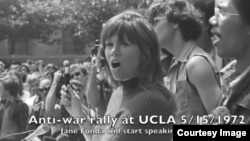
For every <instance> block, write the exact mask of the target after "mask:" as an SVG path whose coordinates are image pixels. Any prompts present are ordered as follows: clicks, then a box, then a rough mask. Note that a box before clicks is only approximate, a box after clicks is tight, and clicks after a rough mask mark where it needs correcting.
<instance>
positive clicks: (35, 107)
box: [32, 101, 43, 111]
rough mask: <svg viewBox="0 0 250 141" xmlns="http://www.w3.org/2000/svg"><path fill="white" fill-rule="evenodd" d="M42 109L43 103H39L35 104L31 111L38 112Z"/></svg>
mask: <svg viewBox="0 0 250 141" xmlns="http://www.w3.org/2000/svg"><path fill="white" fill-rule="evenodd" d="M42 107H43V101H40V102H38V103H35V104H34V105H33V106H32V110H33V111H38V110H39V109H41V108H42Z"/></svg>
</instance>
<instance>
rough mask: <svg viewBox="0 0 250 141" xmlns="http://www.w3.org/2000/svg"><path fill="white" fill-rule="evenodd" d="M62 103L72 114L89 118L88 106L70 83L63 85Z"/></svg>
mask: <svg viewBox="0 0 250 141" xmlns="http://www.w3.org/2000/svg"><path fill="white" fill-rule="evenodd" d="M61 103H62V104H63V105H64V107H65V108H66V110H67V111H68V112H69V114H70V115H71V116H73V117H86V118H87V113H88V110H87V108H86V107H85V106H84V105H83V104H82V103H81V99H80V97H79V95H78V94H77V93H76V91H74V90H73V89H72V88H71V86H70V85H68V86H67V87H65V86H63V87H62V89H61Z"/></svg>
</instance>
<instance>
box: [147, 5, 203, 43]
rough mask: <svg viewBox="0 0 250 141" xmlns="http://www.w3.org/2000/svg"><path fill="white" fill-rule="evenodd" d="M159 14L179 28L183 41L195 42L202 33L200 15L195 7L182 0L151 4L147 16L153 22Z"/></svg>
mask: <svg viewBox="0 0 250 141" xmlns="http://www.w3.org/2000/svg"><path fill="white" fill-rule="evenodd" d="M159 14H164V15H165V16H166V18H167V20H168V21H170V22H172V23H175V24H177V25H178V26H179V28H180V31H181V34H182V37H183V39H184V40H185V41H188V40H197V39H198V38H199V36H200V35H201V31H202V14H201V13H200V11H198V10H197V9H195V7H194V6H193V5H192V4H191V3H189V2H187V1H184V0H167V1H166V2H156V3H153V4H152V5H151V6H150V8H149V13H148V16H149V18H150V21H151V22H153V21H154V20H153V19H154V18H155V17H156V16H158V15H159Z"/></svg>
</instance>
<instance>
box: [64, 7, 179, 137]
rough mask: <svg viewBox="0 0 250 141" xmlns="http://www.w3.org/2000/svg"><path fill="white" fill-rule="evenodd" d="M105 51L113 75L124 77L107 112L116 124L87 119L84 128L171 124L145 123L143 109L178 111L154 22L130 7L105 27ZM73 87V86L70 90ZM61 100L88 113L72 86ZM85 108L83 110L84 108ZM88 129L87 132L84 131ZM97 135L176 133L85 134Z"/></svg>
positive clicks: (166, 113)
mask: <svg viewBox="0 0 250 141" xmlns="http://www.w3.org/2000/svg"><path fill="white" fill-rule="evenodd" d="M101 44H102V47H103V48H102V50H101V55H102V56H103V58H105V64H106V67H107V69H108V70H109V72H110V75H111V76H112V78H113V79H114V80H115V81H117V82H118V83H119V86H118V87H117V88H115V90H114V92H113V93H112V96H111V98H110V100H109V104H108V107H107V110H106V113H105V115H109V116H111V117H115V118H117V119H118V120H117V122H116V124H115V125H114V126H111V125H110V124H107V125H96V126H95V127H94V126H93V124H91V123H90V122H89V120H88V122H84V123H83V124H81V125H80V127H81V128H83V129H93V128H95V129H103V130H106V129H109V130H111V129H116V128H120V129H121V130H129V129H142V130H144V129H160V128H169V127H171V124H168V125H159V124H158V125H152V124H151V123H148V124H144V125H143V124H140V121H139V120H138V119H139V115H142V116H143V117H144V116H146V115H147V116H152V115H156V116H162V118H164V119H165V118H166V119H167V118H168V117H169V116H170V115H172V114H173V113H174V110H175V103H174V100H173V96H172V94H171V93H170V92H169V91H168V90H167V89H166V88H165V87H164V85H163V77H162V70H161V66H160V65H161V64H160V52H159V45H158V40H157V36H156V34H155V32H154V30H153V28H152V26H151V25H150V24H149V23H148V22H147V20H146V19H145V18H144V17H143V16H142V15H141V14H139V13H136V12H133V11H125V12H122V13H120V14H118V15H116V16H114V17H112V18H111V19H110V20H108V22H107V23H106V25H105V26H104V28H103V30H102V33H101ZM67 91H68V92H67ZM61 93H62V100H61V101H62V103H63V104H65V107H66V109H67V111H68V112H69V113H70V114H71V115H72V116H73V117H86V118H89V116H91V115H89V114H88V112H86V110H87V111H88V109H87V108H86V106H84V105H83V104H82V103H81V99H80V98H79V96H77V94H76V92H75V91H74V90H73V89H72V88H71V87H70V86H68V87H67V90H66V89H62V90H61ZM68 103H70V104H68ZM83 111H84V112H83ZM125 117H133V118H134V124H132V125H131V124H122V119H123V118H125ZM83 134H84V133H83ZM84 136H85V138H86V140H89V141H90V140H92V141H104V140H109V141H127V140H129V141H139V140H143V141H152V140H154V141H168V140H171V134H165V135H155V134H154V135H151V136H148V135H146V133H144V132H142V133H141V134H135V135H129V134H109V133H103V134H84Z"/></svg>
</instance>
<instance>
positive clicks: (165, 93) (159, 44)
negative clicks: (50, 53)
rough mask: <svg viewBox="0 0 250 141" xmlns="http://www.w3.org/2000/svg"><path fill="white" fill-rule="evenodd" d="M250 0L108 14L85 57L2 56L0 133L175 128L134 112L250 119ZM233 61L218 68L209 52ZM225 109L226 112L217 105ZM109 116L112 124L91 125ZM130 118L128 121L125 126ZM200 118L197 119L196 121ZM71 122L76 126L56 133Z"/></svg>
mask: <svg viewBox="0 0 250 141" xmlns="http://www.w3.org/2000/svg"><path fill="white" fill-rule="evenodd" d="M249 38H250V1H249V0H215V1H214V0H209V1H207V0H206V1H205V0H203V1H191V0H190V1H189V0H166V1H165V2H155V3H153V4H152V5H151V6H150V7H149V8H148V9H145V10H143V11H135V10H134V11H124V12H122V13H120V14H118V15H116V16H114V17H112V18H111V19H109V20H108V21H107V22H106V24H105V26H104V27H103V29H102V31H101V35H100V46H99V49H98V53H96V54H95V55H92V56H91V61H89V62H84V63H79V62H69V61H68V60H65V61H64V62H63V63H62V65H61V66H59V67H58V66H56V65H54V64H52V63H48V64H46V63H45V62H44V61H42V60H40V61H37V62H34V61H31V60H28V61H26V62H24V63H22V64H11V65H10V66H9V67H6V66H5V64H4V63H3V62H0V140H6V141H21V140H23V141H25V140H26V141H32V140H42V139H43V140H46V138H47V140H48V139H50V140H57V141H84V140H86V141H127V140H129V141H142V140H143V141H153V140H154V141H170V140H172V134H152V135H150V136H148V135H147V133H146V132H141V133H140V134H134V135H131V134H127V133H124V132H123V133H114V134H111V133H106V132H103V133H98V134H94V133H92V134H91V133H86V132H81V129H88V130H94V129H100V130H103V131H106V130H112V129H113V130H115V129H118V128H119V129H120V130H122V131H127V130H130V129H141V130H142V131H144V130H146V129H156V130H159V129H163V128H165V129H172V126H173V124H171V123H170V124H152V123H150V122H149V123H147V124H141V122H140V120H139V118H138V117H139V116H143V117H146V116H149V117H150V116H161V117H162V118H163V119H168V117H170V116H172V115H173V116H174V117H175V119H176V124H180V123H181V117H182V116H186V117H187V118H190V117H193V116H194V117H202V116H206V115H215V116H219V115H220V113H221V112H224V114H225V111H227V113H226V114H231V115H238V116H240V115H242V116H244V121H243V122H242V121H234V123H232V122H229V123H223V122H221V123H220V124H250V87H249V86H250V77H249V76H250V62H249V59H250V58H249V57H250V40H249ZM214 48H216V49H217V53H218V54H216V55H219V56H220V57H222V58H230V59H232V60H233V61H232V62H230V63H228V65H226V66H225V67H224V68H223V69H221V70H219V69H218V68H217V67H216V65H215V61H214V59H213V56H212V55H211V52H212V50H214ZM219 110H224V111H219ZM105 115H109V116H111V117H114V118H116V119H117V121H116V122H115V124H114V125H111V124H105V125H102V124H93V122H92V121H91V120H90V118H91V117H103V116H105ZM33 117H35V118H39V117H55V118H56V119H62V118H63V117H73V118H79V117H81V118H85V119H86V121H85V122H83V123H81V124H79V125H76V124H63V123H60V122H59V123H56V124H53V125H48V124H46V123H40V124H39V123H32V124H29V123H28V121H29V120H30V119H31V118H33ZM129 117H133V118H134V121H133V124H123V119H124V118H129ZM192 121H193V122H192V123H189V124H197V122H196V121H197V120H192ZM61 129H74V130H76V131H77V133H74V134H66V133H62V132H61V131H62V130H61Z"/></svg>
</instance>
